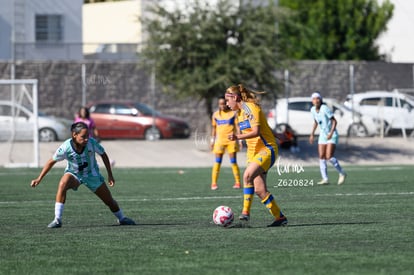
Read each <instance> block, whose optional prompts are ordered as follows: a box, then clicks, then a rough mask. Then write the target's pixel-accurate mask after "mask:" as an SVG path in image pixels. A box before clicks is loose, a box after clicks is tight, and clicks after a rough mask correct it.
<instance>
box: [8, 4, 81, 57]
mask: <svg viewBox="0 0 414 275" xmlns="http://www.w3.org/2000/svg"><path fill="white" fill-rule="evenodd" d="M1 2H2V4H1V5H2V7H1V9H0V30H2V31H1V32H0V60H77V59H83V53H82V5H83V0H2V1H1Z"/></svg>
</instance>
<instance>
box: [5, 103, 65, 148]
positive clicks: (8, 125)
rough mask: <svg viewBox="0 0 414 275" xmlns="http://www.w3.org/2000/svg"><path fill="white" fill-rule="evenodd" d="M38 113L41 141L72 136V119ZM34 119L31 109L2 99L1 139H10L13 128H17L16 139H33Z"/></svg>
mask: <svg viewBox="0 0 414 275" xmlns="http://www.w3.org/2000/svg"><path fill="white" fill-rule="evenodd" d="M13 109H14V114H15V115H14V116H13V115H12V114H13V111H12V110H13ZM38 114H39V115H38V125H39V141H43V142H49V141H56V140H65V139H67V138H69V137H70V125H71V123H72V121H71V120H68V119H64V118H57V117H52V116H47V115H45V114H43V113H42V112H38ZM34 121H35V117H34V114H33V112H32V111H31V110H30V109H28V108H26V107H25V106H23V105H20V104H17V103H13V102H12V101H3V100H0V129H1V131H0V140H1V141H5V140H9V139H10V138H11V137H12V135H13V129H15V132H14V140H18V141H28V140H33V127H34V124H33V123H34ZM13 123H14V126H13Z"/></svg>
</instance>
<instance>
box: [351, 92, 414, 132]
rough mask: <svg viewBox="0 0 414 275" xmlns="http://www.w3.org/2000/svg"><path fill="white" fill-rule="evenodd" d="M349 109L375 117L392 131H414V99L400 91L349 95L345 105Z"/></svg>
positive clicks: (387, 129) (386, 128)
mask: <svg viewBox="0 0 414 275" xmlns="http://www.w3.org/2000/svg"><path fill="white" fill-rule="evenodd" d="M344 105H345V106H347V107H349V108H354V110H356V111H358V112H360V113H362V114H366V115H371V116H374V117H376V118H377V119H378V121H379V122H380V123H381V122H383V123H384V128H385V131H386V133H387V132H388V131H390V130H399V131H401V129H405V130H413V129H414V110H413V109H414V98H413V97H412V96H409V95H406V94H402V93H399V92H398V91H393V92H387V91H368V92H365V93H357V94H353V95H348V96H347V99H346V101H345V103H344Z"/></svg>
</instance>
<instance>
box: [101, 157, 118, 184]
mask: <svg viewBox="0 0 414 275" xmlns="http://www.w3.org/2000/svg"><path fill="white" fill-rule="evenodd" d="M101 157H102V161H103V163H104V165H105V168H106V171H107V173H108V184H109V186H113V185H114V184H115V179H114V176H113V175H112V167H111V163H110V162H109V158H108V155H107V154H106V153H103V154H102V155H101Z"/></svg>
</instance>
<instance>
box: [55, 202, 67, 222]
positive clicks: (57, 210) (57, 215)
mask: <svg viewBox="0 0 414 275" xmlns="http://www.w3.org/2000/svg"><path fill="white" fill-rule="evenodd" d="M63 208H65V204H64V203H61V202H56V203H55V220H59V221H60V220H62V213H63Z"/></svg>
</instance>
